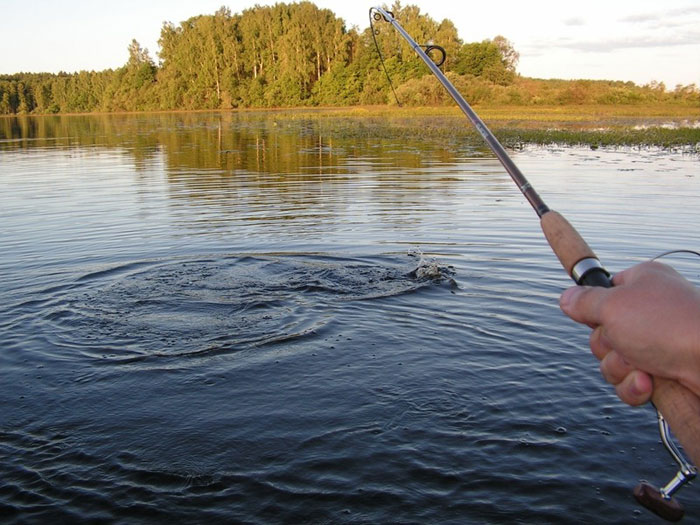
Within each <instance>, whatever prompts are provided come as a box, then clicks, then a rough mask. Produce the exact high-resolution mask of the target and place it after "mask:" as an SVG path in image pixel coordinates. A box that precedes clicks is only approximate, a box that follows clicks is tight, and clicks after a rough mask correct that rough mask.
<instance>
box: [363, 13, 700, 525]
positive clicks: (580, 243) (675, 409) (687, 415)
mask: <svg viewBox="0 0 700 525" xmlns="http://www.w3.org/2000/svg"><path fill="white" fill-rule="evenodd" d="M369 20H370V29H371V31H372V37H373V38H374V43H375V45H376V46H377V51H378V52H379V56H380V59H381V63H382V66H383V67H384V72H385V73H386V75H387V79H388V80H389V84H390V85H391V88H392V90H393V89H394V87H393V84H392V83H391V78H390V77H389V73H388V71H387V69H386V66H385V65H384V59H383V57H382V54H381V50H380V49H379V45H378V43H377V39H376V35H377V34H378V31H377V30H375V28H374V21H377V22H379V21H382V20H384V21H385V22H388V23H389V24H391V25H392V26H393V27H394V29H396V31H398V33H399V34H400V35H401V36H402V37H403V38H404V40H406V42H408V44H409V45H410V46H411V48H412V49H413V51H415V52H416V54H417V55H418V56H419V57H420V58H421V60H423V62H425V64H426V65H427V66H428V68H429V69H430V71H431V72H432V73H433V75H435V77H436V78H437V79H438V80H439V81H440V83H441V84H442V85H443V87H444V88H445V89H446V90H447V92H448V93H449V94H450V96H451V97H452V98H453V99H454V101H455V102H456V103H457V105H458V106H459V108H460V109H461V110H462V112H463V113H464V114H465V115H466V117H467V119H469V121H470V122H471V124H472V125H473V126H474V128H476V131H477V132H478V133H479V135H481V137H482V138H483V139H484V141H486V144H487V145H488V146H489V148H490V149H491V151H493V153H494V154H495V155H496V157H497V158H498V160H499V161H500V162H501V164H502V165H503V167H504V168H505V170H506V171H507V172H508V174H509V175H510V177H511V179H513V182H514V183H515V185H516V186H517V187H518V189H519V190H520V192H521V193H522V194H523V196H524V197H525V199H527V201H528V202H529V203H530V205H531V206H532V208H533V209H534V210H535V212H536V213H537V216H538V217H539V218H540V226H541V228H542V231H543V233H544V235H545V238H546V239H547V242H548V243H549V245H550V247H551V248H552V251H553V252H554V253H555V254H556V256H557V257H558V259H559V262H560V263H561V265H562V266H563V267H564V269H565V270H566V271H567V273H568V274H569V276H570V277H571V278H572V279H573V280H574V282H575V283H576V284H578V285H582V286H583V285H585V286H602V287H605V288H610V287H611V286H612V279H611V276H610V273H609V272H608V271H607V270H606V269H605V268H604V267H603V265H602V264H601V262H600V260H599V259H598V257H597V256H596V254H595V253H594V252H593V250H592V249H591V248H590V247H589V246H588V244H587V243H586V241H584V240H583V237H581V235H580V234H579V233H578V232H577V231H576V229H575V228H574V227H573V226H572V225H571V224H570V223H569V222H568V221H567V220H566V219H565V218H564V217H563V216H562V215H561V214H560V213H558V212H556V211H553V210H550V209H549V207H548V206H547V205H546V204H545V203H544V201H543V200H542V198H541V197H540V196H539V195H538V194H537V192H536V191H535V189H534V188H533V186H532V184H530V183H529V182H528V180H527V179H526V178H525V176H524V175H523V174H522V172H521V171H520V169H519V168H518V167H517V166H516V165H515V163H514V162H513V160H512V159H511V158H510V156H509V155H508V153H507V152H506V150H505V149H504V148H503V146H502V145H501V143H500V142H499V141H498V139H497V138H496V137H495V135H494V134H493V133H492V132H491V130H489V128H488V127H487V126H486V124H484V122H483V121H482V120H481V118H479V116H478V115H477V114H476V113H475V112H474V110H473V109H472V108H471V106H470V105H469V104H468V103H467V101H466V100H464V97H462V95H461V94H460V93H459V91H457V89H456V88H455V87H454V86H453V85H452V83H451V82H450V81H449V79H448V78H447V77H446V76H445V75H444V74H443V72H442V71H441V70H440V67H439V66H440V65H442V63H443V62H444V60H445V50H444V49H443V48H441V47H440V46H437V45H434V44H430V45H419V44H417V43H416V42H415V40H413V38H411V36H410V35H409V34H408V33H407V32H406V31H405V30H404V28H403V27H401V25H400V24H399V23H398V22H397V21H396V18H394V14H393V13H392V12H391V11H387V10H386V9H383V8H382V7H371V8H370V10H369ZM435 49H437V50H438V51H440V52H441V59H440V61H439V63H436V62H435V61H433V59H431V58H430V56H429V54H430V52H431V51H433V50H435ZM394 95H396V91H395V90H394ZM397 101H398V98H397ZM652 404H653V405H654V408H655V409H656V414H657V421H658V427H659V434H660V436H661V441H662V442H663V445H664V447H665V448H666V450H667V451H668V452H669V454H670V455H671V457H672V458H673V460H674V461H675V462H676V464H677V465H678V472H677V473H676V475H675V476H674V477H673V479H672V480H671V481H670V482H669V483H667V484H666V485H665V486H663V487H661V488H656V487H653V486H652V485H649V484H648V483H640V484H639V485H637V487H635V489H634V496H635V498H636V499H637V501H638V502H639V503H641V504H642V505H644V506H645V507H647V508H648V509H649V510H651V511H652V512H654V513H656V514H657V515H659V516H660V517H662V518H664V519H667V520H669V521H678V520H680V519H681V518H682V517H683V514H684V510H683V507H682V506H681V504H680V503H679V502H678V501H677V500H676V499H675V498H674V497H673V495H674V494H675V493H676V492H677V491H678V490H679V489H680V488H681V487H683V485H685V484H686V483H688V482H689V481H690V480H692V479H693V478H694V477H695V476H696V474H697V469H696V468H695V467H694V466H693V465H692V464H691V463H689V462H688V461H687V460H686V459H685V458H684V457H683V455H682V454H681V453H680V451H679V450H678V449H677V448H676V447H675V445H674V444H673V441H672V440H671V435H670V431H669V424H670V425H671V426H672V427H673V429H674V432H675V434H676V436H677V438H678V439H679V440H680V441H681V442H683V443H684V444H685V446H686V449H687V451H688V453H689V454H690V455H691V456H692V457H694V458H699V457H700V420H698V414H700V399H698V398H697V397H696V396H695V395H694V394H693V393H692V392H691V391H690V390H688V389H687V388H685V387H684V386H683V385H681V384H680V383H678V382H677V381H672V380H670V379H664V378H654V389H653V394H652ZM662 414H663V415H662Z"/></svg>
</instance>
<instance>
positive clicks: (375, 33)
mask: <svg viewBox="0 0 700 525" xmlns="http://www.w3.org/2000/svg"><path fill="white" fill-rule="evenodd" d="M373 10H374V8H370V10H369V15H370V16H369V27H370V30H371V32H372V39H373V40H374V47H375V48H376V49H377V54H378V55H379V61H380V62H381V64H382V69H383V70H384V74H385V75H386V79H387V80H388V81H389V86H391V91H392V92H393V93H394V98H395V99H396V104H397V105H398V106H399V107H401V106H402V105H403V104H401V101H400V100H399V96H398V95H397V94H396V89H395V88H394V83H393V82H392V81H391V75H389V70H388V69H387V67H386V63H385V62H384V55H383V54H382V50H381V48H380V47H379V42H378V41H377V36H378V35H379V29H375V28H374V22H373V20H376V21H380V20H382V18H383V17H382V15H381V14H380V13H374V15H373V14H372V11H373ZM384 12H385V13H387V14H389V15H391V17H392V18H394V13H393V12H392V11H384ZM419 47H422V48H423V49H424V50H425V54H426V55H428V56H430V53H432V52H433V51H438V52H439V53H440V59H439V60H434V59H432V58H431V60H432V61H433V63H434V64H435V65H436V66H437V67H440V66H442V65H443V64H444V63H445V60H446V59H447V52H446V51H445V48H443V47H442V46H438V45H436V44H426V45H420V46H419Z"/></svg>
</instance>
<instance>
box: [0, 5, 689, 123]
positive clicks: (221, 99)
mask: <svg viewBox="0 0 700 525" xmlns="http://www.w3.org/2000/svg"><path fill="white" fill-rule="evenodd" d="M391 9H392V11H393V13H394V15H395V16H396V18H397V19H398V20H399V21H400V23H401V25H402V26H403V27H404V28H405V29H406V30H407V31H408V32H409V34H411V35H412V36H413V37H414V38H415V39H416V40H417V41H418V42H429V41H432V42H435V43H439V45H441V46H442V47H444V49H445V50H446V53H447V60H446V61H445V64H444V65H443V66H442V69H443V70H444V71H445V73H446V75H447V76H448V78H450V80H451V81H452V82H453V84H454V85H455V86H456V87H457V89H459V90H460V91H461V92H462V94H463V95H464V96H465V97H466V98H467V99H468V100H469V101H470V102H471V103H474V104H479V103H490V104H501V105H508V104H512V105H525V106H528V105H570V104H668V103H671V104H679V105H689V106H694V107H698V106H700V89H698V88H697V87H696V86H695V85H692V84H691V85H688V86H680V85H679V86H676V87H675V88H674V89H672V90H671V89H667V88H666V86H665V85H664V84H663V83H659V82H652V83H651V84H649V85H645V86H638V85H636V84H634V83H633V82H623V81H593V80H573V81H571V80H568V81H567V80H544V79H533V78H526V77H522V76H521V75H519V74H518V73H517V69H516V68H517V63H518V58H519V55H518V52H517V51H516V50H515V49H514V48H513V45H512V44H511V43H510V42H509V41H508V39H507V38H505V37H503V36H500V35H497V36H494V38H493V39H489V40H485V41H482V42H463V41H462V40H461V39H460V38H459V35H458V34H457V30H456V28H455V26H454V24H453V23H452V22H451V21H450V20H447V19H445V20H443V21H441V22H437V21H435V20H433V19H432V18H430V17H429V16H427V15H425V14H422V13H421V12H420V10H419V9H418V8H417V7H416V6H412V5H408V6H405V7H404V6H401V4H400V3H399V2H395V3H394V4H393V6H392V8H391ZM375 28H376V29H377V33H376V34H374V35H373V32H372V29H371V28H367V29H365V30H364V31H361V32H360V31H358V30H357V29H356V28H354V27H353V28H350V29H348V28H347V27H346V24H345V22H344V21H343V20H342V19H341V18H338V17H337V16H335V14H334V13H333V12H332V11H330V10H328V9H320V8H318V7H317V6H316V5H315V4H313V3H311V2H308V1H303V2H299V3H289V4H287V3H277V4H275V5H274V6H255V7H253V8H250V9H246V10H244V11H243V12H242V13H240V14H238V13H236V14H234V13H232V12H231V11H230V9H228V8H226V7H222V8H220V9H219V10H218V11H216V13H214V14H213V15H199V16H194V17H192V18H190V19H188V20H186V21H184V22H181V23H180V24H179V25H175V24H172V23H164V24H163V26H162V28H161V33H160V39H159V41H158V44H159V47H160V50H159V51H158V53H157V55H158V60H157V61H156V60H155V59H154V58H153V57H152V56H151V54H150V53H149V51H148V50H147V49H144V48H143V47H142V46H141V45H140V44H139V42H137V41H136V40H132V42H131V43H130V44H129V45H128V60H127V62H126V64H125V65H124V66H122V67H120V68H117V69H106V70H104V71H80V72H77V73H65V72H61V73H58V74H53V73H17V74H13V75H0V115H3V114H4V115H16V114H52V113H86V112H125V111H157V110H205V109H209V110H218V109H233V108H273V107H308V106H355V105H375V104H396V103H397V101H396V100H395V98H394V94H393V92H392V89H391V87H390V86H389V84H388V81H387V78H386V75H385V73H384V71H383V69H382V65H381V62H380V56H379V54H378V53H377V49H376V47H375V43H374V38H373V36H376V40H377V42H378V44H379V47H380V48H381V52H382V56H383V57H384V62H385V64H386V67H387V70H388V72H389V75H390V77H391V79H392V83H393V85H394V87H395V88H396V95H397V97H398V99H399V101H400V103H401V104H402V105H409V106H411V105H413V106H439V105H445V104H451V101H450V100H448V98H449V96H448V95H447V94H446V93H445V91H444V90H443V89H442V88H441V87H440V86H439V84H438V82H437V81H436V80H435V79H434V78H433V76H432V75H431V74H430V72H429V71H428V69H427V68H426V67H425V66H424V65H423V64H422V62H421V61H420V59H419V58H418V57H417V56H416V54H415V53H414V52H413V51H412V50H411V49H410V48H409V46H408V45H407V44H406V43H405V42H404V41H403V40H402V39H401V37H400V36H399V35H398V33H397V32H396V31H394V30H393V28H391V26H389V24H386V23H383V22H379V23H375Z"/></svg>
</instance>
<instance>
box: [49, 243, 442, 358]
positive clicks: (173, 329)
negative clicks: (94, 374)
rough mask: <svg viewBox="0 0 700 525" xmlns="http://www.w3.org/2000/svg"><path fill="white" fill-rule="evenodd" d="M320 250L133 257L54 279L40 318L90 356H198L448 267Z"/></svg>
mask: <svg viewBox="0 0 700 525" xmlns="http://www.w3.org/2000/svg"><path fill="white" fill-rule="evenodd" d="M409 256H410V257H409V258H408V259H406V257H401V258H400V259H397V258H389V257H379V258H376V259H374V260H363V259H353V258H342V257H332V256H328V255H323V254H275V255H250V254H249V255H241V256H226V257H218V258H217V257H215V258H212V257H198V258H187V259H175V260H152V261H134V262H129V263H127V264H122V265H117V266H112V267H105V268H99V269H97V270H94V271H90V272H88V273H85V274H84V275H82V276H80V277H79V278H78V279H76V281H75V282H72V283H69V285H67V286H64V287H63V288H61V289H54V290H53V292H52V294H51V301H50V303H48V307H46V305H45V307H44V308H43V310H42V314H41V317H42V320H43V322H46V323H50V324H51V325H52V326H53V329H52V330H51V333H52V334H53V335H52V337H54V339H55V342H56V343H57V344H58V345H59V346H61V347H63V348H67V349H69V350H70V351H77V352H78V353H80V354H81V355H84V356H86V357H89V358H99V359H101V360H107V361H108V362H115V363H124V362H133V361H134V360H142V359H144V358H164V357H170V358H176V357H204V356H210V355H218V354H222V353H235V352H239V351H241V350H246V349H250V348H255V347H262V346H270V345H275V344H281V343H289V342H291V341H295V340H299V341H301V340H303V339H305V338H309V337H314V336H316V335H318V334H319V333H321V332H322V331H323V330H324V329H325V327H326V326H327V325H328V324H329V323H332V322H333V320H334V312H335V311H336V310H337V309H338V308H342V307H343V306H342V305H343V304H344V303H347V302H348V301H368V300H377V299H382V298H389V297H393V296H397V295H403V294H407V293H413V292H415V291H417V290H419V289H421V288H423V287H426V286H431V285H433V284H434V283H436V282H441V281H451V282H454V281H453V279H452V275H454V269H452V268H451V267H449V266H445V265H442V264H440V263H439V262H438V261H437V260H433V259H428V258H426V257H424V256H423V255H422V254H421V255H420V256H419V257H418V258H419V261H418V265H417V266H414V265H413V264H411V260H412V259H414V258H415V257H417V255H416V253H413V252H411V253H409Z"/></svg>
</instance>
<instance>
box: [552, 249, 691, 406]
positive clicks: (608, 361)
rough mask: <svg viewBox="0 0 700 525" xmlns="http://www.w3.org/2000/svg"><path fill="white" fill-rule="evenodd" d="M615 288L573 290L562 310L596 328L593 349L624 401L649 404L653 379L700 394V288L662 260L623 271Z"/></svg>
mask: <svg viewBox="0 0 700 525" xmlns="http://www.w3.org/2000/svg"><path fill="white" fill-rule="evenodd" d="M613 285H614V286H613V287H612V288H590V287H582V286H576V287H573V288H570V289H568V290H566V291H565V292H564V293H563V294H562V296H561V299H560V306H561V309H562V310H563V311H564V313H566V314H567V315H568V316H569V317H571V318H572V319H573V320H575V321H578V322H580V323H585V324H587V325H588V326H590V327H591V328H593V332H592V333H591V336H590V347H591V350H592V352H593V354H594V355H595V356H596V357H597V358H598V359H599V360H600V361H601V363H600V370H601V373H602V374H603V377H604V378H605V379H606V380H607V381H608V382H609V383H611V384H613V385H615V390H616V392H617V395H618V396H619V397H620V399H622V401H624V402H625V403H628V404H630V405H641V404H644V403H646V402H647V401H648V400H649V399H650V398H651V395H652V390H653V382H652V376H656V377H663V378H668V379H671V380H674V381H678V382H679V383H681V384H682V385H684V386H685V387H686V388H688V389H689V390H691V391H692V392H693V393H694V394H695V395H697V396H700V290H698V289H697V288H696V287H695V286H693V285H692V284H691V283H690V282H689V281H687V280H686V279H685V278H683V277H682V276H681V275H680V274H679V273H678V272H676V271H675V270H674V269H673V268H671V267H670V266H667V265H665V264H661V263H657V262H646V263H642V264H639V265H637V266H634V267H632V268H629V269H627V270H625V271H623V272H620V273H619V274H617V275H615V277H614V278H613Z"/></svg>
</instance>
